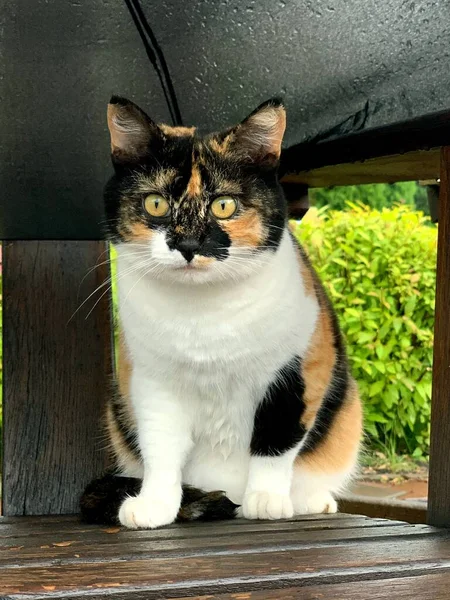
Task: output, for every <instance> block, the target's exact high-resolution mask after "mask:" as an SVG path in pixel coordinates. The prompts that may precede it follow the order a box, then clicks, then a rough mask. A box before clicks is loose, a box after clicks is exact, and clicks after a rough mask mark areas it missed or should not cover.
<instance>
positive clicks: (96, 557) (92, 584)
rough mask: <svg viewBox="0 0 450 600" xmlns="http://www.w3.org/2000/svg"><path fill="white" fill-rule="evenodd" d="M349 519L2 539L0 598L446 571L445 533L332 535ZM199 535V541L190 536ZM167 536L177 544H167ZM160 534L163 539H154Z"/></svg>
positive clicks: (383, 530)
mask: <svg viewBox="0 0 450 600" xmlns="http://www.w3.org/2000/svg"><path fill="white" fill-rule="evenodd" d="M352 519H353V520H354V522H355V523H358V522H361V521H362V520H363V521H366V519H361V517H353V518H352V517H350V516H342V518H341V519H335V518H334V517H331V518H330V520H329V525H332V524H333V523H336V524H337V528H334V527H333V526H331V527H329V528H328V529H323V528H322V529H321V528H318V529H316V530H310V531H308V530H306V529H303V530H302V526H305V527H306V526H308V524H309V525H314V523H317V524H323V522H324V521H326V519H323V518H318V519H316V521H314V520H311V521H303V522H302V521H299V522H295V521H293V522H290V523H284V525H286V524H288V525H290V526H291V527H292V528H291V529H290V530H287V531H284V532H283V531H282V530H281V529H280V525H283V523H279V522H272V523H262V524H259V523H253V522H252V523H246V522H245V521H237V522H236V525H235V526H234V527H231V528H229V530H228V531H227V532H226V533H223V532H222V534H221V535H217V534H216V532H217V531H220V529H221V528H223V527H226V525H227V524H226V523H218V524H214V525H205V526H202V527H199V528H195V527H184V526H176V527H172V528H169V529H168V530H164V529H162V530H157V531H146V532H130V531H127V532H120V533H117V532H115V533H114V532H113V533H109V534H108V533H106V532H105V531H102V529H101V528H98V527H93V528H92V529H91V532H90V533H89V532H88V533H84V534H83V535H79V534H78V535H77V534H75V535H74V536H73V538H71V537H70V535H67V534H70V532H68V531H67V532H64V535H61V534H60V532H58V529H57V527H56V526H55V528H54V535H53V536H49V537H48V539H47V540H46V541H47V542H48V543H47V544H41V540H39V541H38V538H33V539H31V540H29V539H27V538H22V541H21V546H17V547H15V546H12V547H11V545H10V543H11V540H10V539H6V540H4V541H3V543H2V545H3V549H2V552H1V555H2V563H3V564H2V567H1V571H0V575H1V576H0V595H1V594H4V595H5V594H9V595H12V597H14V595H15V594H19V595H20V594H27V593H29V594H40V593H45V591H46V590H47V591H49V592H51V593H52V595H56V596H57V597H58V595H59V594H62V595H64V596H65V597H66V595H68V596H69V597H73V598H81V597H83V595H84V594H86V593H88V592H89V593H90V594H94V597H96V594H95V591H96V590H98V597H100V595H101V594H105V595H107V594H108V593H109V592H111V591H114V592H121V593H122V596H119V597H123V598H134V597H135V594H145V595H142V596H138V597H142V598H148V599H151V598H167V597H169V598H170V597H174V596H173V593H174V591H175V590H177V593H178V594H179V595H180V596H185V595H186V594H187V591H189V594H190V595H193V594H195V593H205V592H208V593H209V592H220V593H225V592H228V591H230V590H234V591H236V592H237V591H242V590H244V591H245V590H251V589H256V590H260V589H263V588H268V589H269V588H271V587H283V586H286V585H290V586H292V585H314V584H319V583H321V584H322V583H337V582H339V581H347V580H348V581H352V580H356V579H360V578H364V577H368V578H369V579H373V578H375V577H390V576H392V575H395V576H399V575H401V576H407V575H410V574H412V573H417V574H420V573H422V572H424V571H425V570H428V569H431V570H433V569H434V570H435V569H438V568H439V569H440V568H450V532H448V531H447V530H435V529H432V528H429V527H427V526H408V525H402V524H400V525H397V526H392V527H389V526H387V527H362V528H359V529H358V528H355V529H351V528H349V529H339V524H340V523H342V522H344V521H345V520H349V521H351V520H352ZM253 525H254V526H256V527H258V526H259V525H265V526H266V527H265V530H264V528H262V530H261V532H258V531H257V530H254V531H253V532H251V533H250V532H249V531H246V530H245V528H246V526H253ZM6 527H9V526H8V525H6ZM296 528H297V530H296ZM31 529H32V528H31ZM271 529H272V530H273V531H271ZM198 531H201V533H202V535H201V536H197V537H195V536H193V533H194V532H198ZM95 532H101V534H102V539H99V537H98V536H95V535H93V534H94V533H95ZM175 532H180V533H181V537H180V538H178V539H176V538H175V537H173V534H174V533H175ZM165 533H167V534H168V535H169V537H168V538H167V539H163V538H162V537H161V536H164V535H165ZM142 536H145V537H144V538H143V537H142ZM170 536H171V539H170ZM38 545H39V547H38ZM18 597H20V596H18Z"/></svg>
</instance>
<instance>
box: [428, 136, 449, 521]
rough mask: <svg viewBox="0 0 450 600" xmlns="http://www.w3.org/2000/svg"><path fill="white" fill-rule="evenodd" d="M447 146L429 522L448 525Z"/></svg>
mask: <svg viewBox="0 0 450 600" xmlns="http://www.w3.org/2000/svg"><path fill="white" fill-rule="evenodd" d="M449 456H450V146H447V147H446V148H443V149H442V153H441V184H440V196H439V225H438V257H437V275H436V317H435V325H434V356H433V394H432V400H431V446H430V480H429V492H428V522H429V523H430V524H432V525H437V526H444V527H450V502H449V498H450V460H449Z"/></svg>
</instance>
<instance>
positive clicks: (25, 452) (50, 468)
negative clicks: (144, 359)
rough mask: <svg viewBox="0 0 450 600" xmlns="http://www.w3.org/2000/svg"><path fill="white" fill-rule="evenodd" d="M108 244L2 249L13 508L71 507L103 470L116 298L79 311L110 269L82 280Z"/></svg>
mask: <svg viewBox="0 0 450 600" xmlns="http://www.w3.org/2000/svg"><path fill="white" fill-rule="evenodd" d="M105 250H106V246H105V244H104V243H101V242H8V243H6V244H5V245H4V247H3V301H4V309H3V320H4V325H3V368H4V392H3V394H4V396H3V397H4V421H3V424H4V469H3V512H4V514H6V515H23V514H26V515H30V514H52V513H53V514H60V513H73V512H75V511H77V510H78V498H79V495H80V492H81V491H82V489H83V486H84V485H85V484H86V483H87V482H88V481H89V480H90V479H91V478H92V477H93V476H95V475H98V474H99V472H101V471H102V469H103V466H104V456H103V454H102V453H101V452H100V451H99V450H100V445H101V444H100V441H101V440H100V428H99V420H100V414H101V410H102V409H101V407H102V405H103V403H104V401H105V394H106V393H108V388H109V377H110V373H111V329H110V318H109V295H108V294H106V295H105V296H104V298H103V299H102V300H101V301H100V302H99V304H98V305H97V307H96V308H95V310H94V311H93V312H92V315H91V316H90V317H89V319H88V320H85V316H86V313H87V310H80V311H79V312H78V313H77V314H76V315H75V316H74V317H73V319H72V320H71V316H72V315H73V313H74V312H75V311H76V309H77V307H78V306H79V305H80V303H81V302H82V301H83V299H84V298H86V297H87V296H89V294H90V293H91V292H93V291H94V290H95V289H96V288H97V286H98V285H100V284H101V283H102V282H103V281H104V280H105V278H106V277H107V276H108V272H109V270H108V268H107V267H106V266H102V267H100V268H98V269H95V270H94V271H93V272H92V273H91V274H90V275H88V276H87V277H86V278H85V279H84V281H82V280H83V277H85V275H86V274H87V272H88V270H89V269H91V268H92V267H94V266H95V265H96V263H97V261H98V260H99V257H101V255H102V254H103V253H104V251H105ZM101 260H105V256H104V254H103V258H102V259H101ZM97 297H98V296H97ZM88 304H89V308H91V307H92V306H93V304H94V302H91V303H88Z"/></svg>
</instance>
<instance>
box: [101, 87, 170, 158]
mask: <svg viewBox="0 0 450 600" xmlns="http://www.w3.org/2000/svg"><path fill="white" fill-rule="evenodd" d="M108 128H109V133H110V135H111V154H112V158H113V160H114V161H117V162H130V161H131V162H133V161H136V160H139V159H141V158H144V157H145V156H146V155H147V154H148V152H149V146H150V144H151V142H152V139H154V138H159V137H160V135H161V131H160V129H159V127H158V126H157V125H156V123H154V122H153V121H152V120H151V119H150V117H148V116H147V115H146V114H145V112H144V111H143V110H141V109H140V108H139V107H138V106H136V104H134V103H133V102H131V101H130V100H127V99H126V98H121V97H120V96H113V97H112V98H111V100H110V102H109V104H108Z"/></svg>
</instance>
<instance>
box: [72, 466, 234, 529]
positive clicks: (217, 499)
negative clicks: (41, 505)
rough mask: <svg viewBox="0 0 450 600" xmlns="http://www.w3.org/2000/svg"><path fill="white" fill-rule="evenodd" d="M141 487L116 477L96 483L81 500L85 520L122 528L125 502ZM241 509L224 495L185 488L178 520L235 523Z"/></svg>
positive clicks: (131, 479) (132, 480)
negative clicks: (229, 521) (237, 513)
mask: <svg viewBox="0 0 450 600" xmlns="http://www.w3.org/2000/svg"><path fill="white" fill-rule="evenodd" d="M141 487H142V480H141V479H136V478H134V477H118V476H117V475H114V474H112V473H107V474H106V475H104V476H103V477H100V478H98V479H94V481H92V482H91V483H89V485H88V486H87V487H86V489H85V490H84V493H83V495H82V496H81V499H80V510H81V518H82V520H83V521H84V522H86V523H95V524H98V525H119V519H118V515H119V509H120V506H121V504H122V502H123V501H124V500H125V499H126V498H127V497H128V496H136V495H137V494H139V492H140V490H141ZM237 508H238V506H237V505H236V504H234V503H233V502H231V500H229V499H228V498H227V497H226V496H225V494H224V493H223V492H220V491H217V492H204V491H202V490H199V489H197V488H193V487H191V486H187V485H185V486H183V497H182V500H181V508H180V511H179V513H178V516H177V519H176V520H177V522H186V521H219V520H226V519H234V517H235V516H236V509H237Z"/></svg>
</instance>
